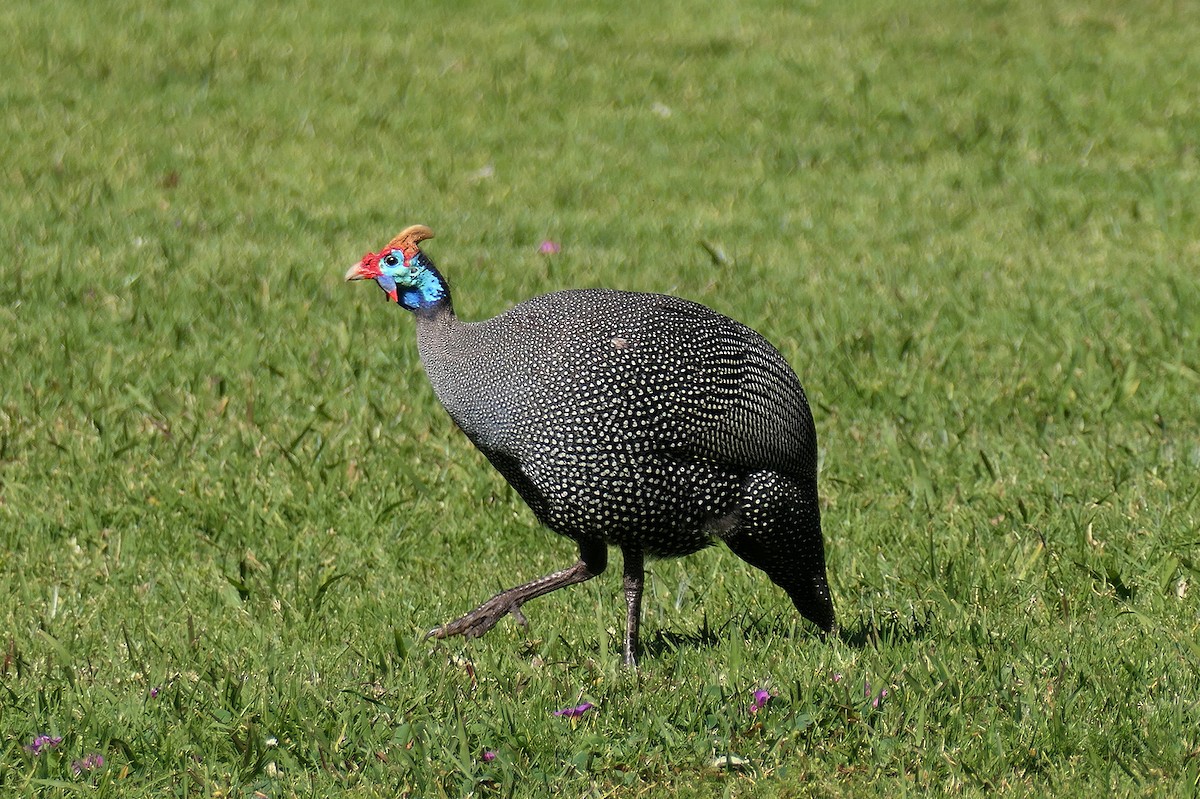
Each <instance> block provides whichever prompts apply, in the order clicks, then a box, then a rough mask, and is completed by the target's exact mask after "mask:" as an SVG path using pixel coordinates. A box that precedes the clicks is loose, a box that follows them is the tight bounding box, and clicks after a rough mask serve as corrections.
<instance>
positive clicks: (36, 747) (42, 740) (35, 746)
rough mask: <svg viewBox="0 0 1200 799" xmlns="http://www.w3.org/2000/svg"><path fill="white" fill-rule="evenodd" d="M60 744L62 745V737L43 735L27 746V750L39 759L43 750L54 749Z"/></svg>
mask: <svg viewBox="0 0 1200 799" xmlns="http://www.w3.org/2000/svg"><path fill="white" fill-rule="evenodd" d="M60 743H62V736H61V735H47V734H46V733H42V734H41V735H38V736H35V737H34V739H33V742H32V743H30V744H27V745H26V746H25V749H26V751H28V752H29V753H30V754H32V755H33V756H34V757H37V756H38V755H40V754H41V753H42V750H43V749H53V748H54V747H56V746H58V745H59V744H60Z"/></svg>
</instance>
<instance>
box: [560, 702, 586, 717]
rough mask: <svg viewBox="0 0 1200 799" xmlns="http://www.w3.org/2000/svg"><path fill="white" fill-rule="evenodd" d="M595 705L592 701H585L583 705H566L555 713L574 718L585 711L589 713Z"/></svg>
mask: <svg viewBox="0 0 1200 799" xmlns="http://www.w3.org/2000/svg"><path fill="white" fill-rule="evenodd" d="M594 707H595V705H593V704H592V703H591V702H584V703H583V704H582V705H576V706H575V707H564V708H563V709H562V710H556V711H554V715H556V716H566V717H567V718H572V719H573V718H578V717H579V716H582V715H583V714H584V713H587V712H588V711H589V710H591V709H592V708H594Z"/></svg>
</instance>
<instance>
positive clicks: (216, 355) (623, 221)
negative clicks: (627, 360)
mask: <svg viewBox="0 0 1200 799" xmlns="http://www.w3.org/2000/svg"><path fill="white" fill-rule="evenodd" d="M334 5H338V6H344V7H334ZM0 23H2V25H0V29H2V30H4V31H5V35H4V41H3V43H0V73H2V74H3V75H4V76H5V77H4V80H3V82H2V83H0V102H2V106H3V113H2V114H0V124H2V125H3V127H2V129H0V184H2V190H0V237H2V239H0V246H2V248H3V252H4V256H3V261H2V263H3V270H2V279H0V352H2V353H3V355H2V356H0V795H6V796H28V795H32V794H40V795H45V796H64V797H65V796H78V795H88V796H97V797H109V796H129V797H160V796H204V797H218V796H219V797H230V796H238V797H247V796H257V795H265V796H270V797H290V796H341V795H347V794H350V795H355V796H366V797H394V796H396V795H411V796H421V797H433V796H442V795H445V796H459V795H465V794H469V793H474V794H475V795H481V796H489V795H499V796H544V795H546V794H547V793H548V792H549V791H554V792H556V793H558V794H561V795H564V796H584V795H586V796H665V795H676V796H681V797H692V796H716V795H732V796H751V795H753V796H766V797H771V796H781V797H782V796H798V795H803V796H808V795H814V796H829V797H840V796H876V795H880V794H881V793H883V794H886V795H889V796H891V795H914V796H925V795H930V794H935V795H936V794H950V793H953V794H955V795H968V796H982V795H990V794H991V793H993V792H994V791H997V790H999V791H1003V792H1004V793H1006V794H1009V795H1017V796H1020V795H1054V796H1062V795H1069V794H1078V795H1087V796H1097V795H1109V794H1116V795H1133V796H1139V795H1150V794H1175V793H1178V794H1189V793H1192V792H1195V791H1196V790H1197V786H1198V785H1200V644H1197V641H1198V640H1200V599H1198V597H1200V585H1197V583H1198V582H1200V502H1198V500H1197V497H1198V496H1200V421H1198V420H1200V288H1198V285H1200V279H1198V277H1197V276H1198V275H1200V268H1198V267H1200V243H1198V242H1200V219H1198V213H1200V186H1198V175H1200V151H1198V149H1197V148H1198V145H1200V48H1198V47H1197V46H1196V42H1198V41H1200V11H1198V9H1197V7H1196V6H1194V5H1193V4H1187V3H1168V2H1161V3H1159V2H1150V1H1148V0H1147V1H1146V2H1131V3H1127V4H1124V5H1119V6H1112V7H1110V6H1109V5H1106V4H1100V3H1086V2H1081V1H1080V2H1070V1H1068V0H1056V1H1055V2H1050V3H1039V2H1025V1H1024V0H1021V1H1018V0H1009V1H1007V2H1006V1H1005V0H998V1H997V2H987V3H959V2H936V3H928V4H912V3H904V2H883V3H880V2H870V3H867V2H850V3H841V2H832V0H829V1H826V0H820V1H818V2H808V3H803V4H784V3H778V4H776V3H766V2H749V3H731V2H715V3H700V2H696V3H682V2H668V3H665V4H661V5H660V4H645V5H634V6H631V5H629V4H626V3H610V4H599V3H598V4H591V5H589V6H588V7H581V8H574V7H566V6H563V5H562V4H554V3H520V4H518V3H507V4H505V3H456V4H444V5H442V4H410V5H408V7H406V8H402V7H399V6H397V5H396V4H393V3H386V2H355V3H345V4H332V5H331V4H325V3H316V2H306V3H275V4H269V3H264V4H248V3H247V4H232V3H217V2H197V3H190V4H170V5H168V6H164V5H163V4H151V3H136V2H114V3H103V4H101V3H84V2H65V0H47V2H39V3H28V2H16V3H9V4H5V5H4V7H3V9H2V10H0ZM414 222H422V223H425V224H428V225H430V226H432V227H433V228H434V229H435V230H436V231H437V232H438V235H439V238H438V239H436V240H435V241H434V242H431V243H430V245H429V247H428V250H429V252H430V253H431V254H432V256H433V257H434V258H435V259H436V260H437V262H438V264H439V266H441V267H442V268H443V270H444V271H445V272H446V273H447V275H448V276H449V277H450V279H451V280H452V281H453V282H454V285H455V287H456V289H457V291H456V300H457V303H456V304H457V306H458V308H459V310H460V312H461V313H462V315H464V316H466V317H468V318H480V317H483V316H486V315H491V314H494V313H497V312H499V311H501V310H503V309H504V308H506V307H508V306H509V305H511V304H513V303H516V302H518V301H520V300H521V299H523V298H525V297H528V296H531V295H533V294H536V293H539V292H544V291H550V290H553V289H557V288H565V287H570V286H595V285H605V286H612V287H618V288H627V289H638V290H654V291H667V292H673V293H677V294H681V295H683V296H686V297H689V298H692V299H696V300H699V301H702V302H705V303H707V304H709V305H711V306H713V307H715V308H717V309H718V310H721V311H723V312H726V313H728V314H730V315H732V316H735V317H737V318H739V319H742V320H744V321H746V322H747V323H749V324H750V325H751V326H753V327H755V328H757V329H758V330H760V331H762V332H763V333H764V334H765V335H767V336H768V338H770V339H772V340H773V341H775V342H776V343H777V344H778V345H779V346H780V348H781V349H782V351H783V352H784V353H785V355H786V356H787V357H788V358H789V360H790V361H791V362H792V363H793V364H794V365H795V367H796V368H797V371H798V372H799V374H800V375H801V378H802V379H803V381H804V383H805V386H806V388H807V389H808V392H809V395H810V397H811V398H812V399H813V400H814V411H815V415H816V418H817V427H818V432H819V435H820V439H821V453H822V472H821V485H822V492H823V499H824V502H825V533H826V540H827V551H828V557H829V566H830V577H831V582H832V586H833V590H834V597H835V602H836V605H837V608H838V613H839V616H840V620H841V622H842V625H843V629H844V636H843V640H839V641H834V642H832V643H830V644H822V643H820V642H819V641H818V640H817V639H816V638H815V636H813V635H812V634H811V631H810V630H809V629H808V628H807V627H806V626H805V624H804V623H802V622H801V621H800V620H799V619H798V617H797V616H796V614H795V613H794V611H793V610H791V608H790V604H789V603H788V602H787V600H786V599H785V597H784V596H783V595H782V593H781V592H779V591H777V590H776V589H775V588H773V587H772V586H771V585H770V584H769V582H768V581H767V580H766V579H765V578H764V577H763V576H762V575H760V574H758V573H754V572H752V571H751V570H750V569H749V568H748V567H746V566H744V565H743V564H742V563H741V562H740V561H738V560H737V558H735V557H734V556H733V555H732V554H731V553H729V552H728V551H727V550H725V549H724V548H722V547H715V548H713V549H710V550H708V551H705V552H703V553H700V554H698V555H696V556H693V557H690V558H687V559H684V560H680V561H671V562H658V563H654V564H652V565H651V570H650V577H649V591H648V595H647V598H646V603H645V620H644V622H643V632H644V635H645V637H646V653H645V655H644V657H643V661H642V669H641V671H640V672H639V673H637V674H633V673H629V672H626V671H624V670H622V669H621V668H619V666H618V663H619V659H620V656H619V648H620V627H621V619H622V612H623V611H622V608H623V603H622V601H621V598H620V586H619V583H620V581H619V577H618V576H617V575H618V574H619V569H618V570H616V571H615V572H613V571H610V573H608V574H605V575H604V576H603V577H602V578H600V579H598V580H595V581H593V582H591V583H588V584H586V585H583V586H578V587H575V588H573V589H570V590H567V591H563V592H560V593H557V594H553V595H551V596H549V597H546V598H543V599H540V600H538V601H537V602H536V603H534V604H531V605H530V606H529V607H528V608H527V610H528V615H529V618H530V621H531V624H532V626H531V628H530V629H529V630H528V631H526V630H523V629H521V628H520V627H518V626H517V625H515V624H513V623H511V622H508V621H506V622H503V623H502V624H501V625H500V626H499V627H498V628H497V629H496V630H494V631H493V632H492V633H490V634H489V635H488V636H487V637H485V638H483V639H481V640H478V641H474V642H471V643H469V644H464V643H463V642H461V641H451V642H445V643H432V642H426V641H424V640H422V638H421V636H422V633H423V631H424V630H427V629H429V628H430V627H432V626H434V625H436V624H438V623H440V622H443V621H446V620H447V619H449V618H452V617H454V616H455V615H457V614H459V613H461V612H463V611H465V610H468V609H470V608H471V607H473V606H474V605H475V604H477V603H478V602H480V601H482V600H483V599H485V598H487V597H488V596H490V595H491V593H492V592H494V591H495V590H497V589H500V588H503V587H506V586H508V585H511V584H514V583H516V582H518V581H522V580H525V579H529V578H531V577H534V576H537V575H540V574H543V573H546V572H549V571H551V570H553V569H556V568H561V567H563V566H565V565H567V564H569V563H570V562H572V559H573V557H574V556H575V552H574V550H573V547H572V545H571V542H569V541H567V540H565V539H560V538H558V537H556V536H554V535H553V534H551V533H549V532H546V531H545V530H543V529H541V528H539V527H538V526H537V525H536V523H535V521H534V519H533V518H532V516H531V514H530V513H529V512H528V510H527V509H526V508H524V506H522V505H521V503H520V501H519V500H518V499H517V498H516V497H515V495H514V494H513V493H512V492H511V491H510V490H509V489H508V488H507V487H506V486H505V485H504V483H503V482H502V480H501V479H500V478H499V477H498V476H497V475H496V474H494V473H493V472H492V471H491V470H490V467H488V465H487V464H486V462H485V461H484V460H483V459H482V457H481V456H479V455H478V454H477V453H476V452H474V451H473V450H472V449H471V447H470V445H469V444H468V442H466V440H465V439H464V438H463V437H462V436H461V435H460V434H459V433H457V432H456V431H455V430H454V429H453V426H452V425H451V423H450V422H449V420H448V418H447V417H446V415H445V414H444V412H442V410H441V409H440V408H439V407H437V405H436V403H435V401H434V399H433V397H432V393H431V391H430V389H429V387H428V385H427V383H426V381H425V378H424V376H423V374H422V373H421V369H420V364H419V362H418V361H417V359H416V353H415V343H414V341H413V335H412V320H411V319H409V318H407V317H406V315H405V314H404V313H402V312H400V311H398V310H397V309H396V308H394V307H389V306H387V305H386V304H384V303H383V301H382V299H381V295H380V294H379V292H378V291H376V290H375V289H373V288H369V287H364V286H362V285H352V286H347V285H345V284H343V283H342V281H341V275H342V273H343V272H344V269H345V267H346V266H347V265H348V264H349V263H350V262H351V261H353V260H354V259H355V258H357V257H358V256H360V255H361V254H362V253H363V252H364V251H366V250H367V249H369V248H378V247H379V246H380V245H381V244H382V243H384V242H386V241H387V239H388V238H389V237H390V236H391V235H392V234H393V233H395V232H396V231H397V230H399V229H400V228H401V227H403V226H405V225H407V224H411V223H414ZM545 238H551V239H554V240H556V241H560V242H561V243H562V245H563V249H562V252H561V253H560V254H558V255H556V256H553V257H545V256H542V255H539V254H538V252H537V249H538V243H539V242H540V241H541V240H543V239H545ZM706 247H707V248H708V249H710V250H713V251H717V252H720V253H722V254H723V255H722V257H720V258H715V259H714V258H712V257H710V255H709V254H708V252H707V251H706ZM837 675H840V677H838V678H837V679H835V677H837ZM867 683H869V684H870V688H869V690H866V691H865V690H864V686H865V684H867ZM760 687H766V688H768V689H770V690H771V691H772V692H774V693H775V694H776V697H775V699H774V700H773V701H772V702H771V703H770V704H768V705H767V707H766V708H765V709H764V710H763V711H762V712H760V713H756V714H753V715H751V714H749V713H748V712H747V709H746V708H747V705H748V704H749V703H750V701H751V692H752V691H753V690H754V689H756V688H760ZM883 688H886V689H887V691H888V695H887V696H886V697H885V698H884V699H883V701H882V702H881V703H879V706H878V707H876V706H874V705H873V699H874V698H876V697H878V696H879V692H880V690H881V689H883ZM581 699H587V700H589V701H592V702H594V703H595V704H596V705H597V708H596V709H595V710H594V711H592V712H591V713H589V714H588V715H585V716H583V717H582V718H579V719H576V720H568V719H562V718H556V717H554V716H552V715H551V713H550V711H552V710H553V709H555V708H560V707H564V706H568V705H573V704H576V703H577V702H578V701H581ZM39 733H50V734H53V735H57V736H61V737H62V739H63V740H62V743H61V744H60V745H59V746H58V747H57V748H55V749H53V750H49V751H47V752H43V753H42V754H40V755H38V756H33V755H31V754H30V753H29V752H27V751H26V749H25V748H24V747H25V745H26V744H28V743H29V742H30V741H31V740H32V739H33V738H34V736H35V735H38V734H39ZM484 750H493V751H495V752H496V753H497V757H496V758H495V760H493V761H491V762H485V761H484V760H483V758H482V753H483V752H484ZM90 753H99V754H102V755H103V757H104V758H105V762H104V765H103V767H101V768H99V769H96V770H93V771H90V772H86V773H84V774H82V775H79V776H77V775H75V774H74V773H73V770H72V768H71V763H72V761H75V760H78V759H80V758H83V757H84V756H85V755H87V754H90ZM725 755H735V756H737V757H738V758H741V759H742V760H744V761H745V762H744V763H743V764H742V765H741V767H739V768H735V769H723V768H721V767H719V766H718V765H715V763H716V762H717V760H718V758H722V757H724V756H725Z"/></svg>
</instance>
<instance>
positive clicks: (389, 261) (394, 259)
mask: <svg viewBox="0 0 1200 799" xmlns="http://www.w3.org/2000/svg"><path fill="white" fill-rule="evenodd" d="M383 262H384V263H385V264H387V265H388V266H395V265H396V264H398V263H400V259H399V258H397V257H396V256H394V255H389V256H388V257H387V258H384V259H383Z"/></svg>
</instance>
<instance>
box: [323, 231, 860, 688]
mask: <svg viewBox="0 0 1200 799" xmlns="http://www.w3.org/2000/svg"><path fill="white" fill-rule="evenodd" d="M433 235H434V234H433V231H432V230H431V229H430V228H429V227H427V226H425V225H412V226H410V227H407V228H405V229H404V230H402V231H401V232H400V233H399V234H398V235H396V236H395V237H394V238H393V239H392V240H391V241H390V242H389V243H388V244H387V246H385V247H384V248H383V249H382V250H380V251H379V252H368V253H367V254H366V255H364V256H363V257H362V258H361V259H359V261H358V262H356V263H355V264H354V265H353V266H351V267H350V269H349V270H348V271H347V272H346V275H345V277H346V280H374V281H375V282H376V284H378V286H379V287H380V288H381V289H383V292H384V294H385V295H386V297H387V299H388V300H389V301H390V302H392V303H395V304H398V305H399V306H401V307H402V308H404V309H406V310H408V311H411V312H412V314H413V315H414V316H415V318H416V339H417V351H418V353H419V355H420V359H421V363H422V365H423V366H424V369H425V372H426V375H427V376H428V378H429V382H430V384H431V385H432V387H433V391H434V393H435V394H436V395H437V398H438V400H440V402H441V404H442V405H443V406H444V407H445V409H446V411H447V412H448V413H449V415H450V417H451V418H452V419H453V420H454V422H455V424H456V425H457V426H458V427H459V428H460V429H461V430H462V432H463V433H465V434H466V437H467V438H468V439H469V440H470V441H471V443H472V444H474V445H475V447H476V448H477V449H478V450H479V451H480V452H482V453H483V455H484V456H485V457H486V458H487V460H488V461H490V462H491V464H492V465H493V466H494V467H495V468H496V469H497V470H498V471H499V472H500V474H501V475H503V477H504V478H505V480H507V481H508V483H509V484H510V485H511V486H512V487H513V489H514V490H515V491H516V493H517V494H518V495H519V496H520V497H521V498H522V499H523V500H524V501H525V503H526V504H528V505H529V507H530V509H532V511H533V513H534V515H535V516H536V517H537V519H538V520H539V521H540V522H541V523H542V524H543V525H545V526H546V527H548V528H550V529H551V530H553V531H554V532H556V533H559V534H561V535H563V536H566V537H567V538H570V539H572V540H573V541H574V542H575V543H576V544H577V545H578V547H579V558H578V560H577V561H576V563H575V564H574V565H572V566H569V567H568V568H565V569H562V570H561V571H556V572H554V573H553V574H548V575H546V576H544V577H540V578H538V579H535V580H532V581H530V582H527V583H524V584H522V585H518V586H516V587H514V588H510V589H508V590H506V591H502V592H500V593H499V594H497V595H495V596H494V597H492V598H491V599H489V600H488V601H487V602H484V603H483V604H482V605H480V606H479V607H477V608H476V609H475V610H472V611H471V612H470V613H467V614H466V615H464V616H462V617H461V618H458V619H455V620H453V621H450V622H448V623H446V624H443V625H442V626H440V627H437V628H435V629H433V630H431V631H430V632H429V636H430V637H433V638H448V637H451V636H457V635H462V636H465V637H466V638H468V639H470V638H476V637H478V636H481V635H483V634H484V633H486V632H487V631H488V630H490V629H492V627H494V626H495V625H496V623H497V622H499V621H500V620H501V619H502V618H504V617H505V616H506V615H510V614H511V615H512V616H513V617H514V618H515V619H516V620H517V621H518V622H520V623H522V624H525V623H526V620H525V617H524V615H523V612H522V606H523V605H524V604H525V603H526V602H528V601H529V600H531V599H534V598H536V597H540V596H543V595H545V594H548V593H550V592H551V591H556V590H558V589H560V588H564V587H567V586H570V585H575V584H578V583H582V582H584V581H586V580H590V579H592V578H593V577H596V576H597V575H599V574H601V573H602V572H604V570H605V569H606V567H607V565H608V551H609V548H610V547H614V548H616V549H619V550H620V551H621V555H622V558H623V588H624V594H625V604H626V616H625V631H624V633H625V634H624V646H623V660H624V663H625V664H626V665H628V666H633V667H635V668H636V666H637V661H638V655H639V650H640V645H639V631H640V622H641V603H642V592H643V585H644V580H645V561H646V559H647V558H672V557H681V556H685V555H690V554H692V553H694V552H697V551H699V550H701V549H703V548H705V547H707V546H709V545H710V544H712V543H714V542H715V541H718V540H719V541H723V542H724V543H725V544H726V545H727V546H728V547H729V549H730V550H732V551H733V552H734V553H735V554H736V555H737V556H738V557H740V558H741V559H742V560H744V561H746V562H747V563H749V564H750V565H752V566H754V567H756V568H758V569H760V570H762V571H764V572H766V574H767V576H768V577H769V578H770V579H771V580H772V581H773V582H774V583H775V584H776V585H777V586H779V587H780V588H782V589H783V590H784V592H786V594H787V595H788V597H790V598H791V600H792V603H793V604H794V605H795V607H796V609H797V610H798V611H799V612H800V614H801V615H802V616H803V617H804V618H805V619H807V620H809V621H810V622H812V623H813V624H814V625H815V626H816V627H817V629H818V631H819V634H820V635H821V637H825V636H827V635H828V634H830V633H832V632H834V631H835V629H836V624H835V619H834V608H833V601H832V598H831V596H830V591H829V584H828V581H827V578H826V566H825V546H824V539H823V537H822V533H821V512H820V506H819V496H818V492H817V436H816V428H815V425H814V422H813V416H812V412H811V410H810V408H809V404H808V399H807V397H806V395H805V392H804V388H803V387H802V386H801V383H800V380H799V378H798V377H797V376H796V373H795V372H794V371H793V370H792V368H791V366H790V365H789V364H788V362H787V360H786V359H785V358H784V357H783V355H781V354H780V352H779V351H778V350H777V349H776V348H775V347H774V346H772V345H771V344H770V343H769V342H768V341H767V340H766V339H765V338H764V337H763V336H761V335H760V334H758V333H756V332H755V331H754V330H752V329H750V328H749V327H747V326H745V325H743V324H742V323H740V322H737V321H734V320H733V319H731V318H729V317H727V316H724V315H722V314H720V313H718V312H716V311H714V310H712V309H710V308H708V307H706V306H704V305H701V304H698V303H696V302H692V301H689V300H686V299H682V298H679V297H674V296H670V295H666V294H652V293H640V292H630V291H621V290H616V289H566V290H561V291H555V292H552V293H549V294H544V295H541V296H538V297H534V298H533V299H529V300H526V301H524V302H522V303H520V304H518V305H516V306H514V307H512V308H510V309H509V310H508V311H505V312H504V313H501V314H499V315H498V316H495V317H493V318H491V319H487V320H485V321H479V322H465V321H462V320H460V319H459V318H458V316H457V315H456V314H455V312H454V306H453V303H452V301H451V294H450V286H449V284H448V283H447V281H446V279H445V278H444V277H443V276H442V274H441V273H440V272H439V271H438V270H437V268H436V267H435V266H434V263H433V261H432V259H431V258H430V257H429V255H428V254H426V253H425V251H424V250H423V249H421V247H420V246H419V245H420V244H421V243H422V242H423V241H426V240H427V239H431V238H433Z"/></svg>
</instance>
